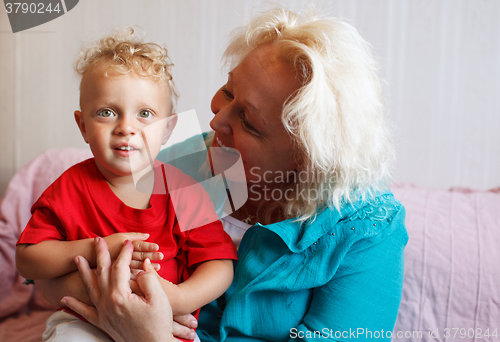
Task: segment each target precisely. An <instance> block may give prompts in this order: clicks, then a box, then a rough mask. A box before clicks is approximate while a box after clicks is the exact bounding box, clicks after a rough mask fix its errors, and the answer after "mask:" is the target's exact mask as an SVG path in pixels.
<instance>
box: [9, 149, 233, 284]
mask: <svg viewBox="0 0 500 342" xmlns="http://www.w3.org/2000/svg"><path fill="white" fill-rule="evenodd" d="M155 170H156V172H155V193H156V194H153V195H151V200H150V205H151V206H150V208H148V209H134V208H131V207H129V206H127V205H125V204H124V203H123V202H122V201H121V200H120V199H119V198H118V197H116V195H115V194H114V193H113V191H112V190H111V188H110V187H109V185H108V184H107V182H106V180H105V179H104V177H103V176H102V174H101V173H100V172H99V170H98V169H97V166H96V163H95V161H94V159H93V158H91V159H88V160H85V161H83V162H81V163H79V164H76V165H74V166H73V167H71V168H70V169H68V170H67V171H66V172H64V173H63V174H62V175H61V176H60V177H59V178H58V179H57V180H56V181H55V182H54V183H52V184H51V185H50V186H49V187H48V188H47V190H45V192H44V193H43V194H42V196H40V198H39V199H38V201H37V202H36V203H35V204H34V205H33V207H32V209H31V212H32V217H31V219H30V221H29V222H28V225H27V226H26V228H25V230H24V231H23V233H22V234H21V236H20V238H19V241H18V244H36V243H39V242H41V241H44V240H63V241H72V240H80V239H86V238H94V237H97V236H108V235H110V234H114V233H123V232H141V233H149V234H150V237H149V239H148V241H150V242H154V243H156V244H158V245H159V251H160V252H162V253H163V255H164V258H163V260H161V261H159V264H160V265H161V269H160V271H159V272H158V274H159V275H160V276H161V277H163V278H164V279H166V280H169V281H171V282H172V283H174V284H178V283H179V282H181V281H183V280H185V279H187V278H188V277H189V275H191V274H192V272H193V271H194V270H195V268H196V264H198V263H200V262H203V261H207V260H214V259H236V258H237V257H236V248H235V246H234V244H233V242H232V241H231V238H230V237H229V235H228V234H227V233H225V232H224V230H223V228H222V223H221V222H220V221H219V220H218V218H217V215H216V213H215V210H214V206H213V203H212V202H211V201H210V198H209V196H208V194H207V193H206V192H205V190H204V189H203V187H202V186H201V185H200V184H198V183H196V181H194V180H193V179H192V178H191V177H189V176H187V175H185V174H184V173H182V172H181V171H180V170H179V169H177V168H175V167H173V166H170V165H168V164H162V165H161V167H155ZM158 170H160V172H158ZM165 176H166V179H167V180H168V183H169V186H168V188H169V189H170V190H171V191H172V188H173V187H175V189H177V190H179V191H174V192H173V193H174V195H173V196H171V195H170V193H169V191H168V190H167V189H165V186H164V184H166V183H165ZM170 184H173V186H172V187H170ZM162 190H163V191H162ZM159 192H163V194H158V193H159ZM174 198H175V199H174ZM176 212H177V215H179V217H181V216H184V215H186V216H185V217H187V218H189V222H190V223H189V225H190V226H191V227H198V228H194V229H190V230H186V231H183V229H181V227H180V226H179V223H178V220H177V218H176ZM181 221H182V219H181ZM184 221H185V220H184ZM182 228H185V227H182Z"/></svg>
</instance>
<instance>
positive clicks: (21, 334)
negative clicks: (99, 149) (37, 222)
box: [0, 149, 92, 342]
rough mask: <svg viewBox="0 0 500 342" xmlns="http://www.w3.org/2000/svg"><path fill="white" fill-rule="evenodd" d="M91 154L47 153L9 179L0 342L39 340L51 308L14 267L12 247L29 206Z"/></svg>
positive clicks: (0, 212)
mask: <svg viewBox="0 0 500 342" xmlns="http://www.w3.org/2000/svg"><path fill="white" fill-rule="evenodd" d="M91 156H92V155H91V153H90V151H88V150H80V149H57V150H49V151H47V152H45V153H44V154H42V155H40V156H39V157H37V158H35V159H34V160H33V161H31V162H29V163H28V164H26V165H25V166H24V167H23V168H22V169H21V170H20V171H19V172H18V173H16V175H15V176H14V177H13V178H12V180H11V181H10V183H9V186H8V188H7V191H6V192H5V196H4V198H3V200H2V202H1V206H0V217H1V220H0V265H2V267H1V268H0V341H2V342H10V341H12V342H14V341H15V342H19V341H41V340H42V339H41V335H42V332H43V330H44V329H45V320H46V319H47V318H48V316H50V315H51V314H52V312H53V311H54V309H53V308H51V307H50V306H49V304H48V303H47V302H46V301H45V300H44V299H43V298H42V296H41V295H40V293H38V292H37V291H35V287H34V286H33V285H29V286H28V285H24V284H22V282H23V281H24V279H23V278H21V277H20V276H19V275H18V274H17V271H16V267H15V260H14V256H15V245H16V242H17V239H18V237H19V235H20V233H21V231H22V230H23V229H24V227H25V226H26V223H27V222H28V220H29V218H30V216H31V214H30V209H31V206H32V204H33V203H34V202H35V201H36V200H37V199H38V197H39V196H40V195H41V194H42V192H43V191H44V190H45V189H46V188H47V186H49V185H50V184H51V183H52V182H53V181H54V180H56V178H57V177H59V175H60V174H61V173H62V172H63V171H64V170H66V169H67V168H68V167H70V166H71V165H74V164H76V163H77V162H80V161H82V160H84V159H87V158H90V157H91Z"/></svg>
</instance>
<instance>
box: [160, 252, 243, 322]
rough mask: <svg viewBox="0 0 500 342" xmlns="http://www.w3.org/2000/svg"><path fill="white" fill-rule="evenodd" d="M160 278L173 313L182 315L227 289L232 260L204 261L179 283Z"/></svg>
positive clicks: (215, 297) (217, 296)
mask: <svg viewBox="0 0 500 342" xmlns="http://www.w3.org/2000/svg"><path fill="white" fill-rule="evenodd" d="M159 278H160V277H159ZM160 279H161V285H162V288H163V290H164V291H165V293H166V294H167V296H168V298H169V299H170V304H171V306H172V311H173V313H174V315H184V314H188V313H191V312H194V311H195V310H197V309H199V308H201V307H202V306H203V305H205V304H208V303H210V302H211V301H213V300H215V299H217V298H219V297H220V296H221V295H222V294H223V293H224V292H225V291H226V290H227V288H228V287H229V285H231V282H232V281H233V261H232V260H210V261H205V262H203V263H201V264H200V265H198V267H197V268H196V270H195V271H194V273H193V275H192V276H191V277H189V278H188V279H187V280H186V281H185V282H183V283H181V284H179V285H174V284H172V283H171V282H169V281H166V280H164V279H162V278H160Z"/></svg>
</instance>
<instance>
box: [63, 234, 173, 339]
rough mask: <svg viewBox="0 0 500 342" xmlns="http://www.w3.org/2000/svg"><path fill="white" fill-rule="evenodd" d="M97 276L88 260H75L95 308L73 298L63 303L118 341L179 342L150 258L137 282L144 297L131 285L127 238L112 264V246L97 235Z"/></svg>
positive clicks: (130, 249) (131, 248)
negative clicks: (173, 332)
mask: <svg viewBox="0 0 500 342" xmlns="http://www.w3.org/2000/svg"><path fill="white" fill-rule="evenodd" d="M96 253H97V272H96V273H97V275H96V274H95V273H94V272H93V271H92V270H91V269H90V267H89V264H88V262H87V260H86V259H84V258H82V257H77V258H76V259H75V262H76V263H77V265H78V270H79V271H80V274H81V276H82V280H83V282H84V283H85V285H86V287H87V290H88V292H89V296H90V299H91V300H92V302H93V303H94V305H95V307H91V306H88V305H86V304H84V303H82V302H80V301H78V300H76V299H74V298H73V297H64V298H63V299H62V301H61V302H62V303H63V304H65V305H67V306H68V307H69V308H71V309H72V310H74V311H75V312H77V313H79V314H80V315H82V316H83V317H84V318H85V319H87V320H88V321H89V322H90V323H92V324H94V325H95V326H97V327H99V328H101V329H102V330H104V331H105V332H106V333H108V334H109V335H110V336H111V337H112V338H113V339H114V340H115V341H117V342H130V341H153V342H157V341H165V342H166V341H168V342H170V341H176V339H175V338H174V337H173V334H172V331H173V327H172V309H171V307H170V302H169V300H168V297H167V296H166V295H165V293H164V292H163V289H162V287H161V285H160V282H159V281H158V278H157V276H156V273H155V271H154V269H153V267H152V266H151V263H150V262H149V260H145V262H144V271H143V272H140V273H139V274H138V275H137V284H138V286H139V288H140V289H141V291H142V293H144V297H140V296H138V295H136V294H134V293H133V292H132V291H131V289H130V285H129V280H130V267H129V265H130V262H131V260H132V254H133V245H132V243H131V242H130V241H126V242H125V243H124V245H123V248H122V250H121V252H120V254H119V255H118V257H117V259H116V261H115V262H114V263H113V264H112V263H111V258H110V254H109V251H108V246H107V244H106V241H104V239H102V238H96Z"/></svg>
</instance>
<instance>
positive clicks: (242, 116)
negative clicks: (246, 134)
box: [240, 112, 256, 133]
mask: <svg viewBox="0 0 500 342" xmlns="http://www.w3.org/2000/svg"><path fill="white" fill-rule="evenodd" d="M240 120H241V126H242V127H243V128H244V129H246V130H247V131H253V132H254V133H256V131H255V129H254V128H253V127H252V125H250V124H249V123H248V121H247V120H246V118H245V113H244V112H241V114H240Z"/></svg>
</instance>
